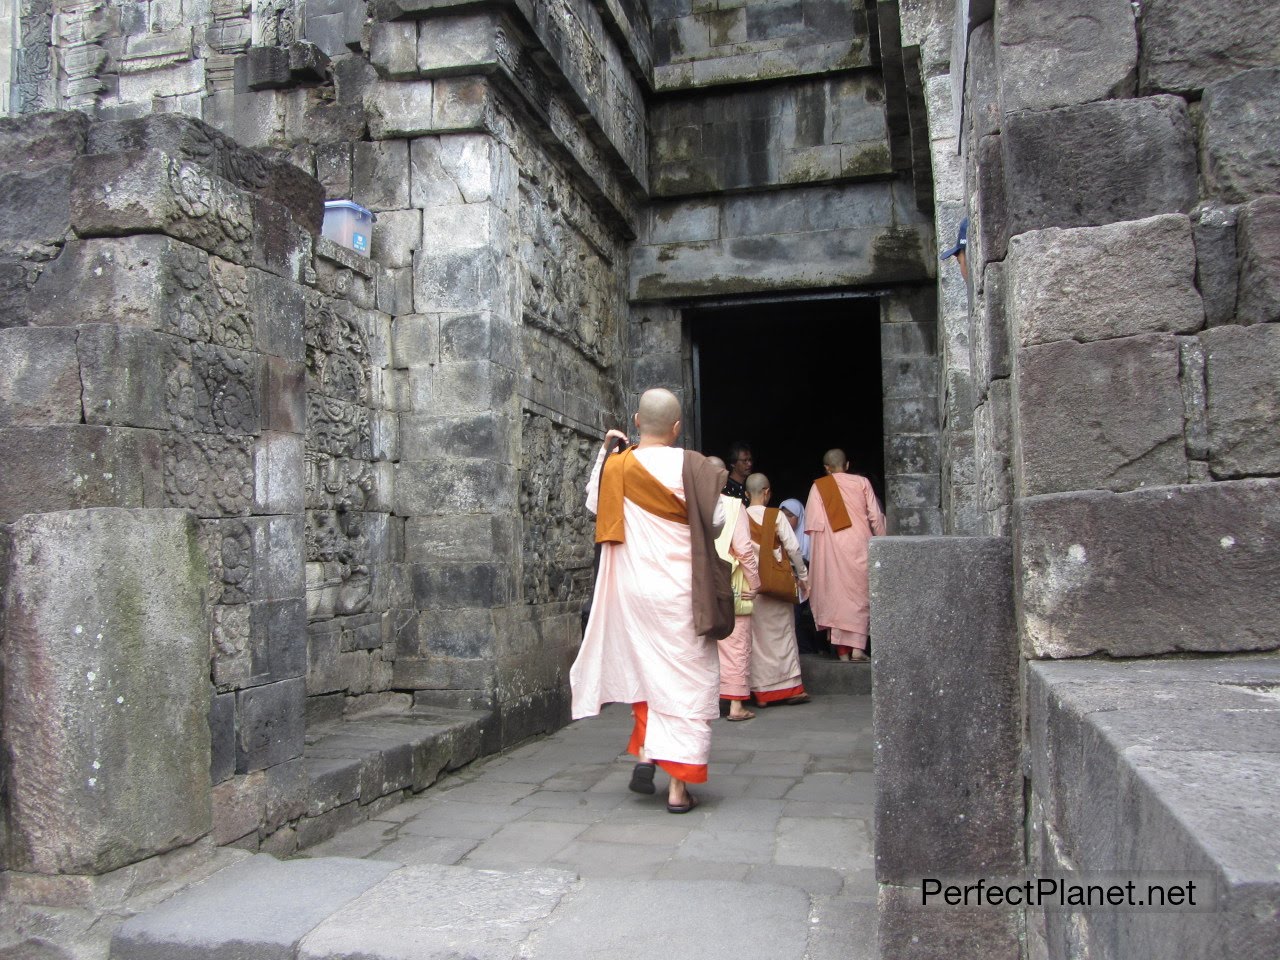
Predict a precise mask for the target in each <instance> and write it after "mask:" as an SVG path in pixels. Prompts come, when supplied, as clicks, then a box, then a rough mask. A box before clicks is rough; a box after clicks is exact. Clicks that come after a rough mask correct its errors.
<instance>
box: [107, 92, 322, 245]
mask: <svg viewBox="0 0 1280 960" xmlns="http://www.w3.org/2000/svg"><path fill="white" fill-rule="evenodd" d="M238 107H239V109H240V112H242V113H248V112H249V111H248V110H247V109H246V107H247V104H246V103H245V102H244V98H243V97H241V99H240V101H238ZM239 139H241V140H244V139H245V138H244V137H240V138H239ZM125 150H129V151H132V150H160V151H162V152H163V153H166V154H168V155H169V156H171V157H178V158H181V159H182V160H183V161H185V162H187V163H190V164H194V165H195V166H197V167H199V168H200V169H202V170H204V171H205V172H206V173H208V174H210V175H211V176H215V177H220V178H222V179H223V180H226V181H229V182H230V183H231V184H233V185H234V186H236V187H238V188H240V189H241V190H246V191H249V192H251V193H255V194H257V195H258V196H261V197H262V198H264V199H266V200H272V201H275V202H276V203H279V204H282V205H283V206H284V207H286V208H287V209H288V210H289V212H290V214H291V215H292V216H293V219H294V220H295V221H296V222H297V223H299V224H300V225H302V226H303V227H305V228H306V229H307V230H310V231H312V232H313V233H319V232H320V226H321V223H322V221H323V220H324V199H325V195H324V189H323V188H322V187H321V186H320V184H319V183H317V182H316V180H315V179H314V178H313V177H311V176H309V175H308V174H307V173H305V172H304V171H302V170H301V169H299V168H298V167H296V166H294V164H292V163H290V162H288V161H287V160H285V159H269V158H268V157H267V156H265V155H264V154H262V153H259V152H258V151H256V150H251V149H249V148H247V147H244V146H241V144H240V143H238V142H237V141H236V140H235V139H232V137H230V136H228V135H227V134H224V133H222V132H221V131H219V130H217V129H215V128H214V127H212V126H210V125H209V124H207V123H203V122H201V121H200V120H197V119H195V118H193V117H188V116H183V115H181V114H163V113H153V114H149V115H148V116H145V117H139V118H136V119H133V120H122V121H112V122H107V123H95V124H94V125H93V126H92V127H91V128H90V130H89V139H88V144H87V147H86V152H87V153H118V152H120V151H125Z"/></svg>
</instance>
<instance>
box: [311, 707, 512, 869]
mask: <svg viewBox="0 0 1280 960" xmlns="http://www.w3.org/2000/svg"><path fill="white" fill-rule="evenodd" d="M491 719H492V714H491V713H489V712H487V711H481V710H447V709H442V708H430V709H423V708H415V709H413V710H410V711H407V712H387V713H373V714H366V715H364V716H361V717H359V718H358V719H348V720H336V721H330V722H327V723H319V724H315V725H314V726H312V727H311V728H309V729H308V730H307V737H306V746H305V748H304V750H303V755H302V763H303V767H304V769H305V770H306V775H307V806H306V811H305V815H304V816H303V817H302V819H301V820H300V821H299V822H298V824H297V831H298V846H299V847H300V848H305V847H309V846H311V845H313V844H316V843H320V842H321V841H323V840H328V839H329V838H330V837H332V836H333V835H334V834H336V833H337V832H338V831H340V830H344V829H346V828H347V827H350V826H352V825H354V824H356V823H359V822H361V821H362V820H365V819H367V818H368V815H369V811H370V810H383V809H386V807H387V806H389V805H391V804H393V803H396V802H398V801H399V800H400V799H403V797H404V796H405V795H406V792H412V793H417V792H418V791H421V790H425V789H426V788H427V787H429V786H431V785H432V784H433V783H435V781H436V780H437V779H438V778H439V777H440V775H441V774H442V773H447V772H449V771H451V770H457V769H458V768H459V767H462V766H465V765H466V764H468V763H470V762H471V761H472V760H475V759H476V758H477V757H479V756H480V753H481V749H482V746H483V744H484V737H485V732H486V729H487V726H488V724H489V722H490V720H491ZM375 804H376V805H375Z"/></svg>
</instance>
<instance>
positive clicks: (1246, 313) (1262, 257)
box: [1222, 197, 1280, 323]
mask: <svg viewBox="0 0 1280 960" xmlns="http://www.w3.org/2000/svg"><path fill="white" fill-rule="evenodd" d="M1235 240H1236V243H1235V244H1234V245H1233V246H1236V247H1238V249H1239V263H1240V278H1239V296H1238V299H1236V300H1234V301H1233V302H1234V303H1235V307H1236V322H1237V323H1274V322H1275V321H1277V320H1280V197H1262V198H1260V199H1258V200H1254V201H1253V202H1251V203H1247V204H1245V205H1244V207H1243V208H1241V210H1240V220H1239V223H1238V226H1237V231H1236V234H1235ZM1223 273H1224V274H1225V273H1226V264H1225V263H1223ZM1227 282H1228V281H1227V280H1226V279H1225V278H1224V280H1223V284H1224V286H1225V284H1226V283H1227ZM1232 292H1233V293H1234V292H1235V290H1234V289H1233V290H1232ZM1222 299H1223V300H1225V299H1226V297H1225V295H1224V296H1223V298H1222Z"/></svg>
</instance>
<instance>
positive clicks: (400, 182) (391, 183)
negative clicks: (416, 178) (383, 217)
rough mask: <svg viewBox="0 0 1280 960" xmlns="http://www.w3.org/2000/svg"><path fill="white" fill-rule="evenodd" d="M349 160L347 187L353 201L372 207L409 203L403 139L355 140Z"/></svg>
mask: <svg viewBox="0 0 1280 960" xmlns="http://www.w3.org/2000/svg"><path fill="white" fill-rule="evenodd" d="M352 163H353V166H352V174H351V189H352V193H353V194H354V196H353V197H352V199H353V200H355V202H356V203H359V204H361V205H362V206H365V207H368V208H369V209H370V210H375V211H377V210H405V209H407V208H408V207H409V205H410V204H409V143H408V141H407V140H378V141H375V142H373V143H357V144H356V145H355V151H354V153H353V161H352Z"/></svg>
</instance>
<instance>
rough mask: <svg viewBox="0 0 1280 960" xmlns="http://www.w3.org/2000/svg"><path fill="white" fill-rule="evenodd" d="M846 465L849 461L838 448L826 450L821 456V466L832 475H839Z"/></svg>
mask: <svg viewBox="0 0 1280 960" xmlns="http://www.w3.org/2000/svg"><path fill="white" fill-rule="evenodd" d="M848 463H849V459H848V458H847V457H846V456H845V455H844V451H843V450H841V449H840V448H839V447H835V448H833V449H831V450H828V451H827V452H826V453H824V454H823V455H822V465H823V466H824V467H827V468H829V469H830V470H831V472H832V473H839V472H840V471H841V470H843V469H844V468H845V467H846V466H847V465H848Z"/></svg>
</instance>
